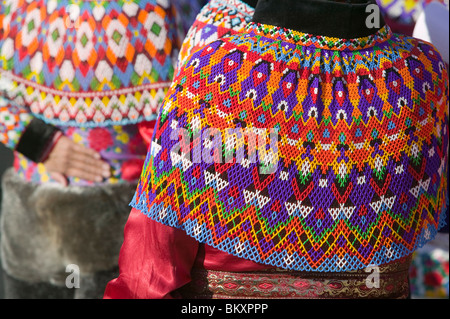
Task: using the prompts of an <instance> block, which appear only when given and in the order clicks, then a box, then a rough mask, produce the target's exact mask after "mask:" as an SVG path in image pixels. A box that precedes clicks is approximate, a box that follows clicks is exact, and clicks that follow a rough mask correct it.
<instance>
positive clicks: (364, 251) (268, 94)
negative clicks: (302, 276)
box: [130, 22, 448, 271]
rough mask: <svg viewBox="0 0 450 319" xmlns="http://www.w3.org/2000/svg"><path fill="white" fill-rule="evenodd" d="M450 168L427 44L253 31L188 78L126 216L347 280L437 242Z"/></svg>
mask: <svg viewBox="0 0 450 319" xmlns="http://www.w3.org/2000/svg"><path fill="white" fill-rule="evenodd" d="M230 129H231V131H230ZM269 132H270V134H269ZM252 134H253V135H252ZM255 136H256V137H255ZM261 136H262V138H260V137H261ZM273 136H275V137H274V138H272V137H273ZM255 141H257V142H255ZM242 154H244V156H242ZM447 171H448V74H447V70H446V67H445V65H444V63H443V62H442V60H441V58H440V55H439V53H438V52H437V51H436V50H435V49H434V47H433V46H432V45H431V44H429V43H425V42H422V41H420V40H417V39H414V38H410V37H405V36H401V35H397V34H393V33H392V32H391V30H390V29H389V27H388V26H385V27H383V28H382V29H381V30H379V31H378V32H377V33H375V34H373V35H371V36H368V37H365V38H358V39H347V40H346V39H336V38H330V37H325V36H315V35H311V34H305V33H301V32H297V31H294V30H288V29H284V28H281V27H276V26H269V25H260V24H257V23H253V22H252V23H250V24H249V25H248V26H247V27H246V30H245V32H243V33H240V34H237V35H233V36H230V37H226V38H223V39H220V40H218V41H215V42H213V43H211V44H209V45H207V46H205V47H204V48H202V49H201V50H198V51H196V52H195V53H193V54H192V55H191V56H189V57H188V58H187V59H186V62H185V64H184V65H183V66H182V67H181V68H180V71H179V72H178V74H177V76H176V77H175V79H174V81H173V84H172V86H171V87H170V89H169V92H168V94H167V96H166V98H165V100H164V102H163V105H162V108H161V113H160V115H159V117H158V120H157V125H156V129H155V132H154V135H153V139H152V144H151V148H150V151H149V153H148V155H147V159H146V163H145V164H144V167H143V171H142V175H141V179H140V182H139V184H138V187H137V190H136V193H135V195H134V198H133V200H132V202H131V204H130V205H131V206H133V207H135V208H136V209H139V210H140V211H141V212H142V213H144V214H146V215H147V216H148V217H149V218H151V219H153V220H155V221H157V222H160V223H163V224H165V225H168V226H171V227H176V228H179V229H182V230H184V231H185V232H186V233H187V234H188V235H190V236H192V237H194V238H195V239H196V240H198V241H199V242H201V243H206V244H208V245H211V246H213V247H215V248H218V249H220V250H222V251H224V252H227V253H230V254H232V255H236V256H238V257H242V258H246V259H249V260H253V261H255V262H258V263H263V264H267V265H272V266H276V267H281V268H285V269H295V270H304V271H348V270H353V269H361V268H364V267H367V266H368V265H382V264H386V263H389V262H391V261H394V260H397V259H399V258H401V257H403V256H406V255H410V254H411V253H412V252H413V251H414V250H415V249H417V248H418V247H420V246H421V245H423V244H424V243H426V242H427V241H428V240H430V239H432V238H433V237H434V235H435V233H436V232H437V231H438V229H439V228H440V227H442V226H443V224H444V223H445V222H444V215H445V208H446V205H447Z"/></svg>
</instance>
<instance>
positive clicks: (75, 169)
mask: <svg viewBox="0 0 450 319" xmlns="http://www.w3.org/2000/svg"><path fill="white" fill-rule="evenodd" d="M43 164H44V166H45V168H46V169H47V170H48V172H49V173H50V176H51V177H53V178H54V179H55V180H56V181H57V182H59V183H61V184H63V185H64V186H67V184H68V181H67V177H69V176H70V177H78V178H81V179H84V180H87V181H92V182H101V181H102V180H103V178H108V177H110V175H111V172H110V166H109V164H108V163H106V162H104V161H102V160H101V157H100V154H99V153H97V152H96V151H94V150H92V149H90V148H87V147H84V146H82V145H80V144H77V143H75V142H73V141H72V140H71V139H69V138H68V137H66V136H62V137H61V138H59V139H58V140H57V142H56V144H55V145H54V147H53V149H52V150H51V152H50V153H49V155H48V157H47V159H46V160H44V162H43Z"/></svg>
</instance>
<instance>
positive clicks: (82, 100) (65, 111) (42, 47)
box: [0, 0, 181, 126]
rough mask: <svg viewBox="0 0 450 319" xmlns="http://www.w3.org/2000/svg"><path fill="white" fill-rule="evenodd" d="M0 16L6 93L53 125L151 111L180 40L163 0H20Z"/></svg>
mask: <svg viewBox="0 0 450 319" xmlns="http://www.w3.org/2000/svg"><path fill="white" fill-rule="evenodd" d="M0 22H1V23H2V24H3V27H2V30H1V32H2V33H1V34H0V47H1V50H0V77H2V78H3V80H8V81H10V82H11V85H12V87H13V90H12V91H10V92H5V94H7V97H8V98H9V99H10V100H11V101H14V102H15V103H16V104H18V105H21V106H26V107H29V108H30V109H31V111H32V112H33V113H34V114H35V115H36V116H37V117H40V118H42V119H44V120H45V121H47V122H51V123H52V124H55V125H76V126H82V125H91V126H99V125H110V124H128V123H136V122H139V121H141V120H143V119H147V120H150V119H154V118H156V113H157V108H158V107H159V106H160V103H161V102H162V100H163V98H164V96H165V94H166V92H167V90H168V87H169V86H170V83H171V80H172V78H173V72H174V61H175V60H176V56H177V55H178V48H179V45H180V42H181V41H180V40H179V39H178V34H177V32H176V27H175V25H174V23H175V18H174V14H173V13H172V7H171V6H170V3H169V4H164V2H160V1H156V0H144V1H106V2H97V1H78V2H72V1H68V0H58V1H57V0H39V1H33V2H31V3H29V1H25V0H19V1H12V2H10V3H8V4H7V5H5V6H2V10H1V11H0Z"/></svg>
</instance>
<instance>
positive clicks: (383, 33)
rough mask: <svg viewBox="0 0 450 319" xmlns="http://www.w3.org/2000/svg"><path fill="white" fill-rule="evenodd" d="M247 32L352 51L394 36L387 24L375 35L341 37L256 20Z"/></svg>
mask: <svg viewBox="0 0 450 319" xmlns="http://www.w3.org/2000/svg"><path fill="white" fill-rule="evenodd" d="M246 32H248V33H249V34H248V36H252V35H255V36H262V37H267V36H268V35H269V36H270V38H271V39H272V40H275V41H276V40H279V41H282V42H288V43H293V44H296V45H301V46H315V47H316V48H319V49H325V50H350V51H356V50H363V49H365V48H368V47H371V46H374V45H376V44H379V43H382V42H385V41H387V40H389V39H390V38H391V36H392V31H391V29H390V28H389V26H387V25H385V26H384V27H382V28H381V29H380V30H378V31H377V32H376V33H374V34H373V35H370V36H367V37H361V38H354V39H339V38H335V37H328V36H321V35H313V34H308V33H303V32H300V31H295V30H290V29H286V28H283V27H279V26H272V25H266V24H260V23H256V22H251V23H249V24H248V25H247V26H246Z"/></svg>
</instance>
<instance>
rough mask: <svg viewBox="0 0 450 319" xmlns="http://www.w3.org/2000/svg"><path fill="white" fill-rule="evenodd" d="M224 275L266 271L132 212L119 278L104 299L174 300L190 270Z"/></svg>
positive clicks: (112, 283)
mask: <svg viewBox="0 0 450 319" xmlns="http://www.w3.org/2000/svg"><path fill="white" fill-rule="evenodd" d="M194 265H195V266H196V267H203V268H206V269H212V270H223V271H253V270H261V269H267V268H268V267H267V266H265V265H259V264H257V263H254V262H252V261H249V260H245V259H242V258H238V257H235V256H232V255H229V254H227V253H224V252H221V251H219V250H217V249H215V248H212V247H210V246H207V245H203V244H199V243H198V242H197V241H196V240H195V239H193V238H192V237H190V236H188V235H186V233H185V232H184V231H181V230H178V229H175V228H172V227H168V226H165V225H162V224H160V223H158V222H155V221H153V220H151V219H150V218H148V217H147V216H145V215H144V214H142V213H141V212H140V211H138V210H136V209H134V208H133V209H132V210H131V213H130V216H129V218H128V221H127V224H126V225H125V230H124V242H123V245H122V249H121V251H120V257H119V267H120V274H119V277H118V278H116V279H114V280H112V281H110V282H109V283H108V285H107V286H106V290H105V294H104V298H105V299H163V298H175V297H176V295H173V294H172V293H173V292H174V291H175V290H176V289H178V288H180V287H182V286H184V285H185V284H187V283H188V282H189V281H190V280H191V278H190V272H191V269H192V267H193V266H194Z"/></svg>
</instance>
